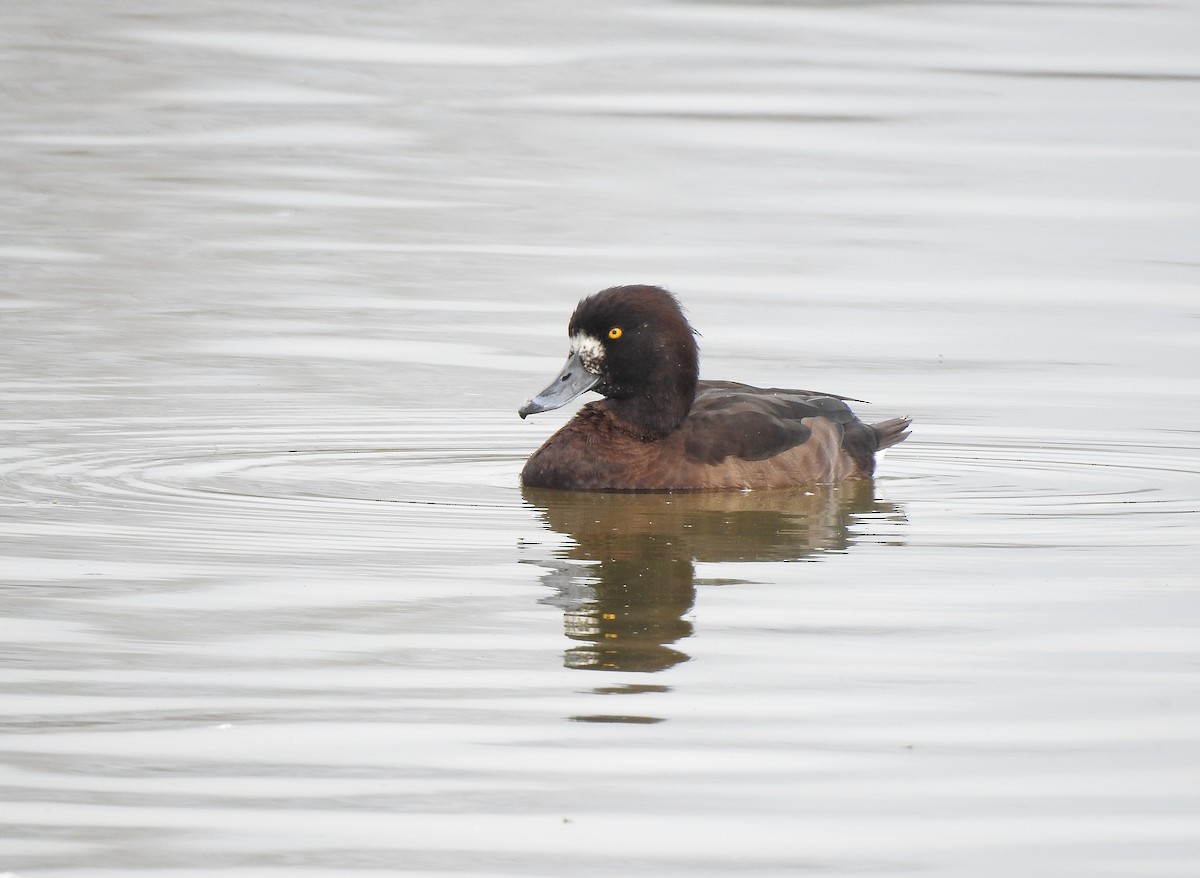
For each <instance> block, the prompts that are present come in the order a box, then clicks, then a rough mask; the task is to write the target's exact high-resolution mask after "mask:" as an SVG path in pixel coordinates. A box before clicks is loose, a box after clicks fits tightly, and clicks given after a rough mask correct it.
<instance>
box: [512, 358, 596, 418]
mask: <svg viewBox="0 0 1200 878" xmlns="http://www.w3.org/2000/svg"><path fill="white" fill-rule="evenodd" d="M599 380H600V376H599V375H595V374H593V373H592V372H589V371H588V370H587V369H585V368H583V361H581V360H580V359H579V354H572V355H571V356H570V358H569V359H568V360H567V363H566V365H565V366H563V367H562V370H561V371H560V372H559V373H558V377H557V378H555V379H554V382H553V383H552V384H551V385H550V386H549V387H547V388H546V389H545V390H543V391H542V392H541V393H539V394H538V395H537V396H535V397H534V398H533V399H530V400H526V402H525V405H523V406H521V407H520V408H519V409H517V414H518V415H520V416H521V417H522V418H524V417H526V416H527V415H536V414H537V413H538V412H548V411H550V410H551V409H556V408H560V407H562V406H564V405H566V404H567V403H569V402H570V401H571V400H573V399H574V398H575V397H577V396H579V394H581V393H583V392H584V391H587V390H591V389H592V388H593V387H595V386H596V382H598V381H599Z"/></svg>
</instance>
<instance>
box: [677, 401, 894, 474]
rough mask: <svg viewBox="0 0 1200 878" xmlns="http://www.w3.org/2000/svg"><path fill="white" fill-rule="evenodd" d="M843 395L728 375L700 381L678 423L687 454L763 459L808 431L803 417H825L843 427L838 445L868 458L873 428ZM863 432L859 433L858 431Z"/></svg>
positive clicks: (706, 459)
mask: <svg viewBox="0 0 1200 878" xmlns="http://www.w3.org/2000/svg"><path fill="white" fill-rule="evenodd" d="M846 401H847V399H846V398H845V397H840V396H836V395H834V394H825V393H817V392H813V391H808V390H784V389H782V388H773V387H770V388H760V387H751V386H750V385H747V384H737V383H736V382H732V381H701V382H700V386H699V388H698V390H697V393H696V401H695V403H694V404H693V405H692V410H691V413H690V414H689V415H688V417H687V420H685V421H684V423H683V426H682V427H681V432H682V433H683V436H682V439H683V446H684V451H685V453H686V454H687V457H688V458H689V459H691V460H694V461H696V462H697V463H705V464H717V463H720V462H721V461H722V460H725V458H727V457H735V458H739V459H741V460H766V459H767V458H770V457H774V456H776V455H778V454H782V453H783V452H785V451H787V450H788V449H791V448H795V447H796V446H798V445H803V444H804V443H805V442H807V441H809V439H810V438H811V437H812V429H811V428H810V427H809V426H808V425H806V424H805V423H804V420H805V419H807V418H818V417H819V418H824V419H826V420H827V421H830V422H832V423H833V424H836V425H838V426H839V427H840V428H841V433H842V443H841V445H842V449H843V450H845V451H847V452H848V453H850V454H851V456H853V457H854V458H856V459H858V458H860V457H865V458H866V460H865V462H866V463H867V467H866V468H864V471H865V472H870V469H869V462H870V459H871V457H872V456H873V454H874V451H875V436H874V433H873V431H871V429H870V428H869V427H867V426H866V425H865V424H863V423H862V422H861V421H859V420H858V418H857V417H855V415H854V412H852V411H851V410H850V407H849V406H848V405H846ZM860 433H862V435H861V436H860V435H859V434H860Z"/></svg>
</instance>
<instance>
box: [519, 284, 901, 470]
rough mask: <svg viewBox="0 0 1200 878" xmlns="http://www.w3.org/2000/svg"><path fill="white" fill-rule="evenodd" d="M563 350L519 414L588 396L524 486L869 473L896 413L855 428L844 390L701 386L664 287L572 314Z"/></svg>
mask: <svg viewBox="0 0 1200 878" xmlns="http://www.w3.org/2000/svg"><path fill="white" fill-rule="evenodd" d="M567 331H568V333H569V335H570V336H571V357H570V359H568V360H567V364H566V366H564V367H563V370H562V372H561V373H560V374H559V376H558V378H556V379H555V380H554V383H552V384H551V385H550V386H549V387H547V388H546V389H545V390H543V391H542V392H541V393H540V394H538V395H537V396H535V397H534V398H533V399H531V400H529V401H528V402H527V403H525V405H524V406H522V407H521V409H520V411H519V414H520V415H521V417H525V416H526V415H531V414H536V413H537V412H544V411H548V410H549V409H555V408H558V407H559V406H562V405H565V404H566V403H568V402H570V401H571V400H572V399H574V398H575V397H577V396H579V394H581V393H583V392H584V391H586V390H595V391H596V392H597V393H600V394H602V395H603V396H605V397H606V398H605V399H603V400H601V401H600V402H593V403H588V404H587V405H585V406H584V407H583V408H582V409H580V410H579V413H578V414H576V415H575V417H574V419H573V420H572V421H571V422H570V423H568V424H567V425H566V426H565V427H563V428H562V429H561V430H559V431H558V432H557V433H555V434H554V435H553V436H551V437H550V438H549V439H548V440H547V441H546V443H545V444H544V445H543V446H542V447H541V448H539V449H538V450H537V451H536V452H535V453H534V454H533V456H532V457H530V458H529V461H528V462H527V463H526V464H525V468H524V470H523V471H522V473H521V481H522V482H523V483H524V484H525V485H527V486H530V487H538V488H570V489H578V490H593V491H684V490H686V491H691V490H714V489H736V488H794V487H800V486H806V485H817V484H834V483H837V482H840V481H842V480H844V479H855V478H869V477H870V476H871V474H872V473H873V472H874V471H875V455H876V452H877V451H880V450H882V449H884V448H887V447H889V446H891V445H895V444H896V443H897V442H900V441H902V440H903V439H904V438H905V436H907V435H908V433H907V429H908V425H909V421H908V419H907V418H892V419H891V420H888V421H882V422H880V423H878V424H864V423H863V422H862V421H860V420H859V419H858V418H857V417H856V416H855V415H854V412H852V411H851V410H850V407H849V406H848V405H846V402H847V399H846V397H841V396H834V395H832V394H826V393H813V392H811V391H807V390H783V389H780V388H765V389H764V388H760V387H751V386H749V385H746V384H736V383H734V382H732V381H700V380H699V378H698V376H699V354H698V351H697V347H696V338H695V332H694V331H693V330H692V327H691V326H689V325H688V322H687V319H686V318H685V317H684V316H683V312H682V311H681V310H680V308H679V303H678V302H676V301H675V297H674V296H672V295H671V294H670V293H668V292H667V291H666V290H663V289H660V288H658V287H650V286H627V287H613V288H611V289H607V290H602V291H601V292H599V293H596V294H595V295H593V296H590V297H588V298H586V299H584V300H583V301H582V302H580V303H579V306H578V307H577V308H576V309H575V313H574V314H573V315H572V316H571V322H570V325H569V327H568V330H567Z"/></svg>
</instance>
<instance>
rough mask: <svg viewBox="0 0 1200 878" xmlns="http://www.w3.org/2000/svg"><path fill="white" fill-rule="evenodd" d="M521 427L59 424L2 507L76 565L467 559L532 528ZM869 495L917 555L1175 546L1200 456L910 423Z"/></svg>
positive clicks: (16, 530) (1157, 442) (1144, 443)
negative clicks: (412, 556)
mask: <svg viewBox="0 0 1200 878" xmlns="http://www.w3.org/2000/svg"><path fill="white" fill-rule="evenodd" d="M512 421H515V419H513V418H511V417H509V416H507V415H503V416H502V415H501V414H499V413H497V414H495V415H492V414H482V415H480V414H461V413H453V412H436V413H429V412H423V413H421V416H420V418H415V417H412V416H408V417H404V416H400V417H397V416H396V415H395V414H394V413H389V415H388V417H387V418H386V419H385V418H383V417H379V418H377V419H367V418H360V419H358V420H354V419H346V418H344V417H342V418H334V417H329V418H327V419H325V420H320V421H316V422H314V421H313V420H312V419H311V418H307V417H306V419H305V421H304V422H303V423H300V422H290V421H288V420H286V419H285V418H277V419H275V420H265V419H264V420H260V421H257V422H253V423H250V424H247V425H244V426H238V427H236V428H235V427H231V426H229V425H228V423H218V422H216V421H214V420H206V419H203V418H197V419H190V420H189V419H177V420H175V421H173V422H171V423H168V424H166V425H164V424H162V423H155V424H153V425H149V424H144V423H140V422H133V421H126V422H115V421H114V422H110V423H105V424H99V425H98V424H96V423H76V424H71V423H62V424H60V425H59V429H58V430H57V431H56V435H57V437H58V441H54V442H42V443H38V444H35V445H30V446H28V447H21V446H20V445H19V444H16V445H15V446H10V448H9V449H8V451H7V453H6V456H5V459H4V460H2V461H0V485H2V486H3V500H2V502H3V505H4V506H8V507H9V508H10V509H12V508H13V507H17V508H19V510H20V512H19V514H13V515H10V516H8V518H9V520H8V521H7V522H6V523H5V524H4V529H5V530H6V531H7V532H8V533H9V534H10V536H12V537H13V538H15V539H18V540H22V541H24V542H25V543H26V546H27V548H28V549H29V551H31V552H35V551H36V552H44V551H45V548H46V546H47V545H48V544H49V545H54V546H57V547H58V548H57V549H56V551H58V552H60V553H65V552H68V551H69V552H71V553H73V554H74V555H76V556H78V555H79V554H81V553H82V554H83V555H84V556H85V557H86V556H88V553H89V551H90V552H94V553H95V554H93V555H91V557H108V556H112V555H114V554H119V553H121V552H122V551H125V550H129V549H130V548H132V547H136V551H137V554H138V555H139V557H147V556H150V557H161V558H163V559H174V560H178V559H180V558H181V557H186V556H189V555H192V554H198V555H203V556H204V557H205V558H206V559H208V560H209V561H210V562H212V561H216V560H219V559H221V558H229V559H234V558H237V557H239V556H243V555H245V554H253V555H255V556H261V555H264V554H267V555H271V554H277V555H281V556H287V557H290V558H293V559H299V558H304V557H312V556H314V555H324V554H329V553H333V554H341V553H349V552H354V553H359V554H360V555H361V554H362V553H368V554H370V553H373V552H386V553H389V554H393V553H395V552H406V551H407V552H414V551H434V552H436V553H439V554H440V555H442V556H444V555H445V554H446V553H450V554H452V555H453V554H457V553H460V552H461V553H477V552H478V551H479V550H480V546H481V545H489V544H495V541H497V540H500V541H506V542H507V541H510V540H511V536H512V531H511V529H512V528H513V527H517V528H521V527H525V526H528V525H529V522H530V521H531V519H530V516H529V514H528V510H527V508H525V504H524V503H523V502H522V500H521V498H520V495H519V493H518V490H517V488H518V482H517V472H518V471H519V468H520V465H521V462H522V459H523V456H524V455H525V454H527V453H528V452H529V451H530V450H532V448H534V447H535V446H536V445H537V443H538V442H539V441H540V440H541V438H542V437H543V436H544V430H538V431H533V430H530V429H528V425H523V424H521V423H519V422H518V423H512ZM42 435H43V436H44V435H46V434H45V432H42ZM877 493H878V494H879V495H880V496H886V497H887V498H888V499H889V500H890V501H892V502H895V503H898V504H900V506H901V507H902V508H903V509H904V512H905V513H906V515H907V516H908V517H909V519H910V521H911V526H910V528H909V537H910V538H912V539H917V540H922V541H925V542H932V543H940V542H943V541H946V540H949V541H952V542H953V543H955V544H959V545H962V544H977V545H980V546H994V545H1026V546H1067V547H1070V546H1088V545H1109V546H1112V545H1143V546H1144V545H1147V544H1152V545H1177V544H1182V543H1185V542H1187V541H1189V540H1191V539H1192V537H1191V536H1190V535H1189V533H1190V531H1189V528H1190V527H1191V526H1194V524H1195V515H1196V514H1197V498H1198V497H1200V455H1198V453H1197V440H1196V437H1195V436H1194V435H1192V434H1187V433H1175V434H1163V433H1156V434H1153V435H1119V436H1114V435H1109V434H1104V435H1096V434H1071V435H1068V434H1060V435H1058V436H1054V437H1049V438H1047V437H1046V436H1045V435H1043V434H1039V433H1033V432H1029V433H1026V434H1013V435H1005V436H998V435H996V434H994V433H989V432H987V431H985V430H981V429H976V430H971V429H965V428H949V427H938V426H926V425H919V426H918V430H917V432H916V433H915V434H914V437H913V439H912V441H910V442H908V443H906V444H905V445H903V446H900V447H899V448H897V449H895V450H894V451H892V452H890V453H889V455H888V457H887V459H886V460H884V461H883V462H882V463H881V466H880V477H879V480H878V485H877ZM0 508H2V507H0ZM1181 513H1182V514H1181ZM502 535H503V536H502ZM508 544H509V545H511V542H508ZM89 547H90V548H89Z"/></svg>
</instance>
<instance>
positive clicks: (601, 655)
mask: <svg viewBox="0 0 1200 878" xmlns="http://www.w3.org/2000/svg"><path fill="white" fill-rule="evenodd" d="M523 494H524V497H525V500H526V501H527V502H528V503H530V504H531V505H532V506H533V507H534V508H535V509H537V510H538V512H539V513H540V515H541V517H542V519H543V520H544V521H545V523H546V526H547V527H548V528H549V529H550V530H553V531H555V532H557V533H560V534H563V535H565V536H568V537H570V538H571V540H572V541H573V543H574V544H573V545H571V546H569V547H566V548H564V549H560V550H558V551H556V552H555V557H554V558H546V559H543V558H538V559H530V560H531V561H532V562H533V563H537V564H539V565H541V566H545V567H548V568H550V569H551V571H552V572H550V573H548V574H547V575H546V577H545V581H546V583H547V584H548V585H553V586H554V587H555V589H556V594H555V596H554V597H553V598H550V599H549V602H551V603H554V604H555V605H557V606H561V607H562V608H563V614H564V619H563V625H564V628H565V630H566V635H567V637H569V638H571V639H572V640H575V641H578V642H579V643H580V644H581V645H579V646H575V647H573V648H571V649H570V650H568V651H567V653H566V657H565V662H566V665H567V666H568V667H574V668H588V669H595V670H616V671H659V670H663V669H665V668H668V667H671V666H672V665H675V664H678V663H679V662H682V661H686V660H687V658H688V657H687V655H686V654H684V653H682V652H680V651H679V650H678V649H675V648H673V647H672V644H675V643H677V642H678V641H680V640H682V639H684V638H686V637H688V636H690V635H691V633H692V624H691V622H689V621H687V619H685V618H684V617H685V616H686V615H687V614H688V612H690V611H691V608H692V604H693V603H694V602H695V598H696V584H697V580H696V571H695V562H696V561H700V562H702V563H714V562H721V561H794V560H799V559H802V558H815V557H819V556H820V555H821V554H822V553H826V552H844V551H846V550H847V549H849V548H850V546H851V545H852V544H853V543H854V539H855V535H854V525H855V524H856V523H857V522H859V521H862V520H864V519H866V518H869V517H871V516H886V517H888V518H897V517H902V516H901V514H900V513H899V511H898V510H897V509H896V508H895V507H894V506H892V505H891V504H888V503H884V502H882V501H877V500H876V499H875V495H874V486H873V484H872V483H871V482H870V481H869V480H853V481H849V482H846V483H844V484H843V485H841V486H837V487H817V488H811V489H809V490H781V491H752V492H746V493H743V492H734V493H728V492H724V493H714V492H702V493H694V492H689V493H683V494H596V493H586V494H585V493H578V492H571V491H547V490H539V489H536V488H525V489H524V490H523ZM723 581H727V580H708V582H712V583H715V582H723Z"/></svg>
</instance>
